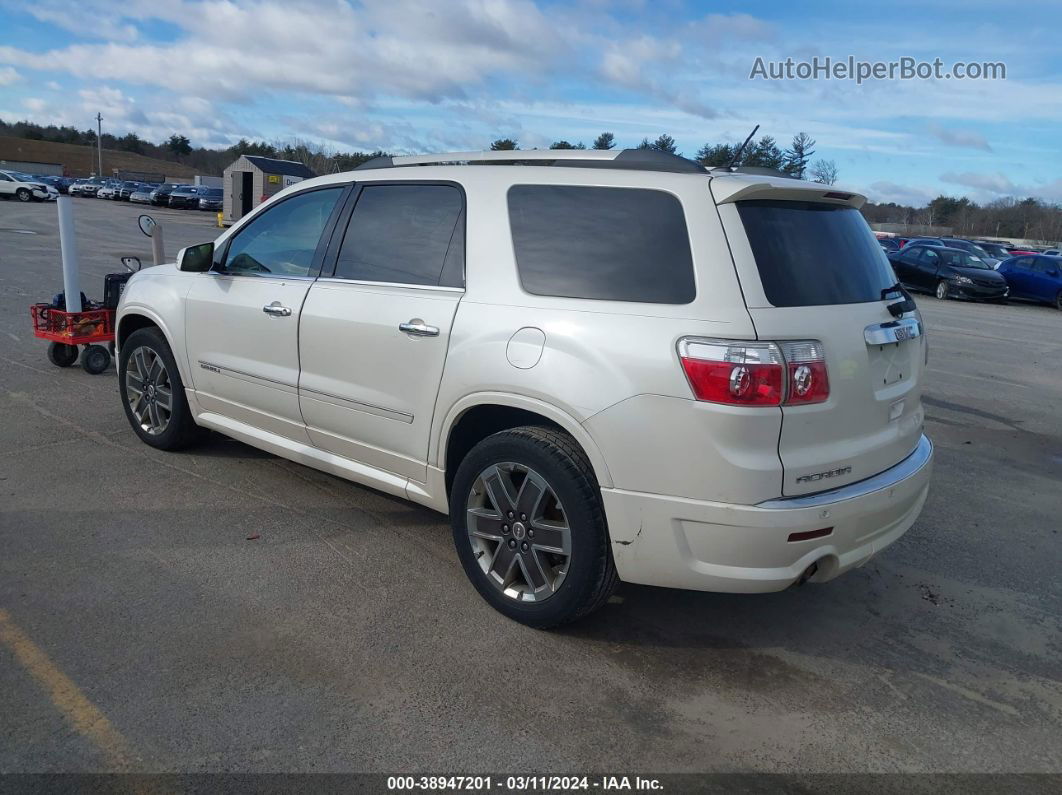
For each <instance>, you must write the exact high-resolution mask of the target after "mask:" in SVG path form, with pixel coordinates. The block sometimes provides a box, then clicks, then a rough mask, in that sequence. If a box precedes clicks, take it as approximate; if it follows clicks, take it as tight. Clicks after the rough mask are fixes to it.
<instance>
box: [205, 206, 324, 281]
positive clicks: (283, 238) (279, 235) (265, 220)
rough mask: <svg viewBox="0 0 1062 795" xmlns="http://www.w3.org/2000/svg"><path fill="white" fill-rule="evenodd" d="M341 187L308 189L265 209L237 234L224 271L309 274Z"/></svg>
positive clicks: (230, 246)
mask: <svg viewBox="0 0 1062 795" xmlns="http://www.w3.org/2000/svg"><path fill="white" fill-rule="evenodd" d="M342 193H343V188H342V187H336V188H326V189H324V190H311V191H306V192H305V193H300V194H298V195H295V196H292V197H291V198H289V199H285V200H284V201H282V202H280V203H279V204H277V205H276V206H274V207H270V208H269V209H267V210H264V211H263V212H262V213H261V214H260V215H258V216H257V217H256V218H255V219H254V220H253V221H251V222H250V223H249V224H247V226H245V227H244V228H243V229H241V230H240V231H239V232H237V233H236V236H235V237H234V238H233V240H232V243H231V244H230V245H229V251H228V254H227V255H226V257H225V264H224V266H223V267H222V268H221V270H222V272H224V273H231V274H235V275H239V274H252V273H256V274H263V275H269V274H272V275H275V276H308V275H310V270H311V268H312V267H313V257H314V252H316V251H317V244H318V243H319V242H320V240H321V233H322V232H323V231H324V228H325V225H326V224H327V223H328V217H329V216H330V215H331V214H332V210H333V209H334V208H335V205H336V202H337V201H338V200H339V197H340V195H341V194H342Z"/></svg>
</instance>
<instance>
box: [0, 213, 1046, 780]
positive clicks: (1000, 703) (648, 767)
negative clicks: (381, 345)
mask: <svg viewBox="0 0 1062 795" xmlns="http://www.w3.org/2000/svg"><path fill="white" fill-rule="evenodd" d="M74 207H75V212H76V216H77V228H78V232H79V235H80V238H79V247H80V251H81V255H82V260H83V266H82V289H83V290H84V291H85V292H86V293H88V294H90V295H92V296H95V297H100V293H101V292H102V279H103V275H104V274H105V273H108V272H111V271H117V270H120V269H121V267H120V265H119V263H118V257H119V256H120V255H123V254H137V255H139V256H141V257H142V258H143V259H144V261H145V262H150V242H149V240H148V239H147V238H146V237H144V236H142V235H141V234H140V232H139V230H138V229H137V228H136V217H137V215H138V214H139V213H140V212H150V213H152V214H153V215H155V216H156V217H157V218H158V219H159V220H160V221H161V222H162V223H163V224H164V228H165V240H166V245H167V249H168V251H169V253H170V255H171V256H172V255H173V254H174V253H175V252H176V249H177V247H179V246H183V245H188V244H191V243H197V242H202V241H205V240H209V239H212V238H213V237H214V236H215V234H216V232H217V230H216V229H215V228H214V227H213V220H214V217H213V214H209V213H197V212H194V211H190V212H181V211H171V210H158V209H155V208H151V209H143V208H140V207H137V206H131V205H128V204H115V203H111V202H104V201H100V200H94V199H83V200H82V199H78V200H75V201H74ZM24 232H32V233H33V234H25V233H24ZM60 282H61V277H60V266H59V243H58V237H57V233H56V209H55V207H54V206H53V205H39V204H35V205H28V206H24V205H19V204H16V203H14V202H3V203H0V693H2V694H3V697H2V701H3V707H2V709H0V772H30V771H32V772H41V771H49V772H50V771H103V770H133V771H153V772H157V771H180V772H203V771H256V772H259V771H261V772H265V771H301V772H311V771H375V772H386V773H405V772H410V771H423V772H445V771H449V772H461V773H471V772H495V773H497V772H522V773H543V772H556V773H570V772H588V771H599V772H636V771H645V772H649V771H652V772H656V773H662V772H683V771H804V772H847V771H875V772H908V773H910V772H923V771H936V772H988V771H991V772H1055V773H1062V753H1060V745H1059V738H1060V737H1062V631H1060V629H1062V628H1060V623H1062V585H1060V577H1059V561H1060V559H1062V556H1060V553H1059V546H1060V544H1062V535H1060V533H1059V530H1060V528H1062V519H1060V515H1062V511H1060V508H1062V414H1060V409H1062V375H1060V374H1062V313H1060V312H1058V311H1056V310H1053V309H1050V308H1046V307H1036V306H1031V305H1025V304H1011V305H1007V306H995V305H975V304H966V303H959V302H954V301H949V302H947V303H941V302H938V301H936V300H934V299H932V298H931V297H928V296H927V297H919V298H918V302H919V305H920V307H921V308H922V311H923V314H924V317H925V319H926V321H927V325H928V327H929V334H930V345H931V353H930V378H929V380H928V383H927V387H926V388H927V394H926V398H925V403H926V409H927V415H928V422H927V432H928V434H929V435H930V436H931V438H932V439H933V441H934V443H935V444H936V450H937V457H936V471H935V476H934V482H933V486H932V491H931V494H930V497H929V501H928V503H927V504H926V508H925V511H924V513H923V514H922V517H921V519H920V520H919V522H918V523H917V524H916V525H915V526H914V528H912V530H911V531H910V532H909V533H908V534H907V535H906V536H905V537H904V538H903V539H902V540H901V541H900V542H898V543H897V544H896V545H894V546H893V547H891V548H890V549H889V550H887V551H886V552H885V553H883V554H882V555H881V556H879V557H878V558H876V559H874V560H872V561H871V562H870V563H869V564H868V565H866V566H865V567H863V568H862V569H859V570H857V571H856V572H854V573H851V574H849V575H847V576H845V577H843V578H840V579H838V580H835V581H833V582H831V583H828V584H824V585H809V586H806V587H803V588H800V589H796V590H790V591H787V592H783V593H779V594H772V595H763V596H732V595H719V594H704V593H689V592H678V591H669V590H663V589H654V588H648V587H635V586H622V587H621V588H620V590H619V591H618V593H617V595H616V596H615V597H614V598H613V600H612V603H611V604H609V605H608V606H607V607H606V608H605V609H604V610H603V611H601V612H600V613H598V614H596V615H595V616H593V617H591V618H590V619H589V620H586V621H584V622H583V623H580V624H578V625H575V626H573V627H570V628H567V629H565V630H564V631H561V632H554V633H542V632H536V631H534V630H530V629H527V628H525V627H523V626H520V625H517V624H514V623H512V622H510V621H507V620H506V619H504V618H503V617H502V616H500V615H499V614H497V613H495V612H494V611H493V610H492V609H491V608H490V607H488V606H487V604H486V603H484V602H483V601H482V600H481V599H480V598H479V596H478V595H477V594H476V593H475V591H474V590H473V588H472V587H471V586H470V584H469V583H468V582H467V581H466V579H465V576H464V574H463V572H462V570H461V568H460V565H459V564H458V561H457V559H456V556H455V554H454V552H453V549H452V544H451V538H450V532H449V528H448V526H447V523H446V520H445V519H444V517H442V516H440V515H437V514H433V513H431V512H429V511H427V510H426V509H422V508H419V507H417V506H414V505H412V504H409V503H406V502H403V501H401V500H398V499H392V498H390V497H388V496H385V495H382V494H379V493H376V492H373V491H370V490H368V489H365V488H362V487H359V486H357V485H354V484H352V483H348V482H346V481H343V480H340V479H337V478H334V477H331V476H329V475H325V474H322V473H319V472H316V471H314V470H311V469H307V468H305V467H302V466H299V465H297V464H294V463H291V462H288V461H286V460H281V459H278V458H275V457H273V456H271V455H268V454H265V453H261V452H258V451H256V450H254V449H252V448H250V447H246V446H244V445H242V444H239V443H237V442H233V441H229V440H227V439H225V438H223V437H221V436H218V435H215V436H213V437H212V439H211V440H210V441H209V443H208V444H206V445H205V446H204V447H202V448H199V449H197V450H195V451H194V452H188V453H182V454H166V453H161V452H158V451H155V450H153V449H151V448H148V447H147V446H145V445H143V444H141V443H140V442H138V441H137V439H136V437H134V435H133V434H132V432H131V431H130V430H129V428H128V427H127V425H126V421H125V417H124V416H123V413H122V409H121V406H120V404H119V399H118V390H117V383H116V379H115V378H114V375H113V374H114V370H113V368H112V369H111V370H110V371H109V372H108V373H106V374H104V375H101V376H90V375H88V374H86V373H84V372H83V371H82V370H80V369H79V368H70V369H68V370H59V369H57V368H55V367H52V366H51V365H50V364H49V363H48V362H47V359H46V358H45V343H43V342H41V341H38V340H35V339H34V338H33V336H32V333H31V331H30V327H29V325H30V319H29V314H28V311H27V306H28V304H29V303H31V302H33V301H38V300H48V299H49V298H50V297H51V296H52V294H54V293H56V292H58V291H59V290H60V289H61V283H60ZM251 536H257V538H255V539H253V540H249V537H251Z"/></svg>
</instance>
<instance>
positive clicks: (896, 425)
mask: <svg viewBox="0 0 1062 795" xmlns="http://www.w3.org/2000/svg"><path fill="white" fill-rule="evenodd" d="M711 188H712V193H713V196H714V198H715V199H716V201H717V202H718V203H719V213H720V218H721V219H722V221H723V227H724V229H725V231H726V234H727V238H728V240H729V242H730V245H731V250H732V252H733V255H734V263H735V267H736V269H737V272H738V276H739V278H740V280H741V286H742V291H743V293H744V295H745V302H746V304H747V306H748V310H749V314H750V316H751V317H752V321H753V323H754V325H755V327H756V335H757V337H758V338H759V339H761V340H771V341H778V342H783V341H786V340H817V341H820V342H821V343H822V351H823V352H824V354H825V362H826V371H827V376H828V379H829V395H828V397H827V398H826V399H825V401H824V402H820V403H812V404H810V405H783V406H782V408H781V411H782V427H781V431H780V435H779V439H778V455H779V458H780V459H781V462H782V467H783V469H784V477H783V487H782V492H783V494H784V495H786V496H792V495H801V494H809V493H814V492H818V491H823V490H826V489H832V488H836V487H838V486H843V485H847V484H849V483H854V482H857V481H860V480H863V479H865V478H868V477H871V476H873V475H876V474H877V473H879V472H881V471H883V470H885V469H888V468H889V467H891V466H893V465H894V464H896V463H898V462H900V461H902V460H903V459H904V458H906V457H907V456H908V455H910V454H911V452H912V451H913V450H914V449H915V447H916V446H917V444H918V440H919V438H920V437H921V434H922V425H923V410H922V404H921V395H922V376H923V372H924V369H925V361H926V347H925V346H926V339H925V336H924V334H923V333H922V332H923V328H922V325H921V318H920V317H919V316H918V313H917V311H916V310H915V311H909V312H906V313H902V314H897V315H894V314H893V312H891V311H890V309H889V307H890V305H896V304H898V303H899V302H900V301H901V300H902V299H903V296H902V295H899V294H898V293H897V292H896V291H890V288H892V287H893V286H894V285H895V283H896V278H895V276H894V274H893V272H892V268H891V266H890V265H889V262H888V260H887V259H886V257H885V254H884V252H882V250H881V246H880V245H879V244H878V242H877V240H876V239H875V238H874V235H873V233H872V232H871V231H870V228H869V227H868V226H867V224H866V222H865V221H864V220H863V217H862V215H861V214H860V212H859V210H858V207H859V206H860V205H861V203H862V197H860V196H858V195H856V194H850V193H844V192H840V191H834V190H832V189H829V188H827V187H825V186H821V185H812V184H810V183H803V182H799V181H796V180H784V179H771V180H765V181H761V182H755V181H754V180H751V179H750V178H749V177H747V176H745V177H741V178H739V175H735V176H734V177H716V178H713V179H712V182H711ZM894 311H897V310H896V308H895V307H894Z"/></svg>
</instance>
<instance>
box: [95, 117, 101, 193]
mask: <svg viewBox="0 0 1062 795" xmlns="http://www.w3.org/2000/svg"><path fill="white" fill-rule="evenodd" d="M96 156H97V157H98V158H99V171H98V172H97V173H96V176H97V177H99V178H100V179H103V114H101V113H98V112H97V113H96Z"/></svg>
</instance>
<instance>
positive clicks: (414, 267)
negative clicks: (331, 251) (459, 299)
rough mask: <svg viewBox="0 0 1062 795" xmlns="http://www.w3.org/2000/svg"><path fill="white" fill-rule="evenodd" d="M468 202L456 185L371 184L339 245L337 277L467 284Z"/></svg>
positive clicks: (363, 279)
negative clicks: (464, 214) (464, 213)
mask: <svg viewBox="0 0 1062 795" xmlns="http://www.w3.org/2000/svg"><path fill="white" fill-rule="evenodd" d="M462 207H463V199H462V196H461V191H460V190H458V189H457V188H455V187H453V186H452V185H416V184H409V185H366V186H365V188H364V189H363V190H362V192H361V195H360V196H359V197H358V203H357V204H356V205H354V213H353V215H351V217H350V223H349V224H348V225H347V232H346V235H345V236H344V237H343V245H342V247H341V248H340V249H339V260H338V261H337V263H336V278H339V279H353V280H357V281H368V282H392V283H396V284H418V285H429V286H433V287H438V286H442V287H461V286H463V285H464V219H463V217H462Z"/></svg>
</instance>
